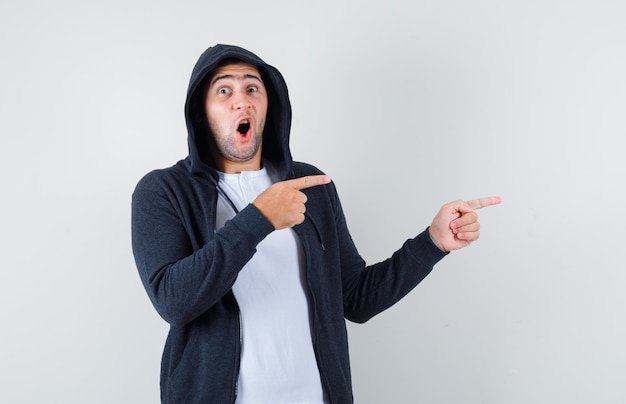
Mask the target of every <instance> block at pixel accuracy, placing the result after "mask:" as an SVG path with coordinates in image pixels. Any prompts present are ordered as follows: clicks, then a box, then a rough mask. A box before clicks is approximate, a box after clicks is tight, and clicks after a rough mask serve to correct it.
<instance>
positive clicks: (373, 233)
mask: <svg viewBox="0 0 626 404" xmlns="http://www.w3.org/2000/svg"><path fill="white" fill-rule="evenodd" d="M624 21H626V3H624V2H623V1H622V0H615V1H611V0H573V1H565V0H562V1H559V0H542V1H519V0H513V1H496V0H478V1H463V0H437V1H435V0H422V1H417V0H416V1H408V0H407V1H396V2H394V1H385V2H373V1H372V2H363V1H356V0H354V1H344V2H338V1H326V0H320V1H315V2H306V3H305V2H296V1H287V0H285V1H270V0H265V1H255V2H252V1H249V0H242V1H239V2H220V4H217V2H209V1H178V2H171V1H158V0H157V1H155V0H152V1H139V0H124V1H121V0H109V1H101V2H85V1H71V0H59V1H54V2H52V1H50V2H48V1H44V0H34V1H17V0H8V1H6V0H5V1H3V2H2V4H1V5H0V52H1V53H0V55H1V58H2V59H1V64H0V72H1V73H2V74H1V75H0V136H1V140H0V141H1V143H0V173H1V174H0V175H1V181H2V182H1V186H2V194H1V195H2V198H1V202H0V203H1V205H0V229H1V230H0V231H1V239H0V249H1V250H0V251H1V253H0V260H1V264H0V265H1V272H0V307H1V311H0V316H1V317H0V322H1V327H2V330H1V333H0V338H1V340H0V371H1V374H0V402H2V403H11V404H14V403H37V404H39V403H63V404H67V403H77V404H83V403H94V404H97V403H107V404H110V403H139V404H141V403H156V402H158V400H159V398H158V397H159V393H158V377H159V365H160V356H161V351H162V348H163V342H164V339H165V335H166V332H167V325H166V324H165V322H163V320H161V319H160V318H159V317H158V315H157V314H156V312H155V311H154V309H153V308H152V306H151V305H150V303H149V301H148V298H147V295H146V294H145V292H144V290H143V289H142V286H141V283H140V281H139V277H138V275H137V273H136V269H135V267H134V262H133V258H132V254H131V249H130V195H131V193H132V190H133V188H134V186H135V184H136V182H137V181H138V180H139V178H140V177H141V176H143V175H144V174H145V173H147V172H148V171H150V170H151V169H153V168H157V167H165V166H169V165H171V164H174V163H175V162H176V161H177V160H178V159H180V158H183V157H185V156H186V153H187V145H186V136H187V135H186V128H185V126H184V117H183V103H184V98H185V93H186V87H187V82H188V78H189V75H190V73H191V69H192V67H193V64H194V63H195V61H196V59H197V57H198V56H199V55H200V53H201V52H202V51H203V50H204V49H205V48H206V47H208V46H209V45H212V44H215V43H218V42H221V43H233V44H238V45H241V46H243V47H246V48H248V49H250V50H252V51H253V52H255V53H257V54H259V55H260V56H261V57H262V58H264V59H265V60H266V61H267V62H269V63H270V64H273V65H275V66H277V67H278V68H279V69H280V70H281V71H282V72H283V74H284V76H285V78H286V80H287V83H288V85H289V88H290V93H291V98H292V103H293V108H294V122H293V131H292V150H293V154H294V157H295V158H296V159H298V160H304V161H307V162H310V163H313V164H315V165H317V166H319V167H320V168H321V169H323V170H324V171H326V172H327V173H328V174H330V175H331V176H332V177H333V179H334V180H335V182H336V183H337V186H338V188H339V191H340V195H341V197H342V201H343V204H344V208H345V211H346V215H347V218H348V222H349V225H350V228H351V231H352V235H353V237H354V239H355V241H356V243H357V246H358V247H359V250H360V251H361V253H362V255H363V256H364V257H365V258H366V259H367V260H368V262H371V263H373V262H375V261H378V260H381V259H384V258H386V257H387V256H389V255H390V254H391V253H392V252H393V251H394V250H395V249H396V248H398V247H399V246H400V245H401V243H402V242H403V241H404V240H405V239H406V238H408V237H412V236H413V235H415V234H417V233H418V232H420V231H422V230H423V229H424V228H425V227H426V226H427V225H428V224H429V223H430V220H431V219H432V217H433V216H434V214H435V213H436V211H437V210H438V209H439V207H440V206H441V205H442V204H443V203H445V202H448V201H451V200H454V199H458V198H464V199H471V198H475V197H479V196H487V195H491V194H496V195H501V196H502V197H503V200H504V202H503V204H502V205H500V206H496V207H491V208H488V209H484V210H483V211H480V214H481V223H482V225H483V232H482V238H481V240H480V241H479V242H477V243H475V244H473V245H472V246H471V247H470V248H468V249H465V250H462V251H459V252H455V253H453V254H451V255H450V256H449V257H448V258H446V259H445V260H444V261H443V262H441V263H440V264H439V265H438V266H437V267H436V269H435V271H434V272H433V273H432V274H431V276H430V277H429V278H427V279H426V280H425V281H424V282H423V283H422V284H421V285H420V286H419V287H418V288H417V289H416V290H415V291H414V292H413V293H411V294H410V295H409V296H408V297H407V298H406V299H405V300H403V301H402V302H401V303H399V304H398V305H396V306H395V307H393V308H391V309H390V310H388V311H386V312H385V313H383V314H381V315H379V316H378V317H376V318H375V319H373V320H371V321H370V322H369V323H367V324H364V325H352V324H350V325H349V333H350V342H351V354H352V367H353V378H354V392H355V398H356V402H357V403H363V404H380V403H429V404H432V403H435V404H436V403H446V404H447V403H455V404H456V403H490V404H500V403H507V404H508V403H513V404H516V403H519V404H529V403H570V404H571V403H581V404H582V403H624V402H626V383H625V381H626V347H625V344H624V341H626V294H625V293H624V284H625V283H626V275H625V274H624V266H625V265H624V253H623V249H624V244H625V243H624V241H626V237H625V236H624V232H625V231H626V219H625V215H624V212H622V210H623V209H624V202H625V201H626V192H625V189H626V187H625V179H626V164H625V163H624V161H623V155H624V140H623V138H624V135H626V73H625V72H626V45H625V43H626V24H625V23H624Z"/></svg>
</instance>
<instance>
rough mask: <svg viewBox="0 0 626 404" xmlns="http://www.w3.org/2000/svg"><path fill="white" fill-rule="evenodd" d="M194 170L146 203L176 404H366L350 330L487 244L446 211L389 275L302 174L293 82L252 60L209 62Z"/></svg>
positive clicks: (140, 262)
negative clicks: (352, 358) (442, 265)
mask: <svg viewBox="0 0 626 404" xmlns="http://www.w3.org/2000/svg"><path fill="white" fill-rule="evenodd" d="M185 114H186V121H187V129H188V140H189V156H188V157H187V158H185V159H184V160H182V161H179V162H178V163H177V164H176V165H174V166H173V167H170V168H166V169H163V170H156V171H153V172H151V173H149V174H148V175H146V176H145V177H144V178H143V179H141V181H140V182H139V184H138V185H137V188H136V190H135V192H134V193H133V204H132V242H133V252H134V255H135V260H136V263H137V267H138V270H139V274H140V276H141V279H142V281H143V284H144V286H145V288H146V291H147V292H148V295H149V297H150V299H151V301H152V303H153V304H154V306H155V308H156V309H157V311H158V312H159V314H160V315H161V316H162V317H163V318H164V319H165V320H166V321H167V322H168V323H170V325H171V327H170V332H169V335H168V339H167V343H166V345H165V350H164V354H163V360H162V369H161V399H162V402H163V403H181V404H182V403H184V404H190V403H220V404H221V403H240V404H243V403H268V404H269V403H271V404H277V403H290V404H295V403H299V404H304V403H307V404H322V403H333V404H343V403H351V402H352V401H353V398H352V386H351V380H350V365H349V358H348V344H347V335H346V325H345V319H348V320H351V321H355V322H365V321H367V320H368V319H370V318H371V317H372V316H374V315H376V314H378V313H380V312H381V311H383V310H385V309H387V308H388V307H390V306H391V305H393V304H394V303H396V302H397V301H398V300H400V299H401V298H402V297H403V296H404V295H406V294H407V293H408V292H409V291H410V290H411V289H413V288H414V287H415V286H416V285H417V284H418V283H419V282H420V281H421V280H422V279H424V277H426V275H428V274H429V273H430V271H431V270H432V268H433V266H434V264H435V263H436V262H438V261H439V260H440V259H442V258H443V257H444V256H445V255H446V254H447V253H448V252H449V251H451V250H455V249H459V248H462V247H464V246H466V245H468V244H470V243H471V242H472V241H475V240H476V239H477V238H478V236H479V227H480V226H479V223H478V222H477V215H476V213H475V212H474V210H475V209H478V208H481V207H484V206H488V205H491V204H495V203H499V202H500V199H499V198H497V197H490V198H481V199H477V200H474V201H469V202H464V201H457V202H453V203H450V204H447V205H444V206H443V207H442V209H441V210H440V211H439V213H438V214H437V215H436V216H435V219H434V220H433V222H432V224H431V226H430V227H429V228H428V229H427V230H425V231H424V232H422V233H421V234H419V235H417V237H415V238H413V239H410V240H407V241H406V242H405V243H404V245H403V246H402V247H401V248H400V249H399V250H398V251H396V252H395V253H394V254H393V255H392V257H391V258H389V259H388V260H386V261H384V262H381V263H378V264H374V265H370V266H367V265H366V264H365V262H364V261H363V259H362V258H361V256H360V255H359V253H358V252H357V250H356V248H355V246H354V244H353V242H352V239H351V237H350V234H349V232H348V228H347V226H346V222H345V218H344V215H343V212H342V208H341V204H340V202H339V198H338V196H337V192H336V190H335V187H334V185H333V183H332V182H331V180H330V178H329V177H328V176H326V175H324V174H323V173H322V172H321V171H319V170H318V169H317V168H315V167H313V166H311V165H308V164H304V163H300V162H296V161H293V160H292V157H291V152H290V150H289V131H290V124H291V105H290V102H289V98H288V93H287V86H286V84H285V81H284V79H283V77H282V75H281V74H280V73H279V72H278V70H276V69H275V68H274V67H272V66H270V65H268V64H266V63H265V62H263V61H262V60H261V59H260V58H258V57H257V56H256V55H254V54H252V53H250V52H249V51H246V50H244V49H242V48H239V47H235V46H228V45H217V46H214V47H212V48H209V49H207V50H206V51H205V52H204V53H203V54H202V56H201V57H200V59H199V60H198V62H197V64H196V66H195V68H194V70H193V73H192V76H191V80H190V84H189V89H188V95H187V102H186V107H185Z"/></svg>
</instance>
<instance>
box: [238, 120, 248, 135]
mask: <svg viewBox="0 0 626 404" xmlns="http://www.w3.org/2000/svg"><path fill="white" fill-rule="evenodd" d="M249 130H250V122H249V121H248V120H247V119H244V120H242V121H241V122H240V123H239V126H237V132H239V133H240V134H242V135H245V134H247V133H248V131H249Z"/></svg>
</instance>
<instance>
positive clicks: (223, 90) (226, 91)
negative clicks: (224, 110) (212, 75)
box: [217, 87, 230, 94]
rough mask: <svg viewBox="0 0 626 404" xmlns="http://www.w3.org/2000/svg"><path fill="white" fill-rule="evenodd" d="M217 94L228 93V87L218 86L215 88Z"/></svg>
mask: <svg viewBox="0 0 626 404" xmlns="http://www.w3.org/2000/svg"><path fill="white" fill-rule="evenodd" d="M217 93H218V94H229V93H230V89H229V88H228V87H220V88H218V89H217Z"/></svg>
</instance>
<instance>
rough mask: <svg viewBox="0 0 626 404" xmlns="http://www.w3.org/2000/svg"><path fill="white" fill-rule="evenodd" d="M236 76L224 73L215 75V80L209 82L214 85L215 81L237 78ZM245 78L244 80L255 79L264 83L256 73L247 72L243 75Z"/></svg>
mask: <svg viewBox="0 0 626 404" xmlns="http://www.w3.org/2000/svg"><path fill="white" fill-rule="evenodd" d="M235 78H237V77H235V76H234V75H232V74H225V75H223V76H215V77H214V78H213V80H211V84H209V86H212V85H214V84H215V83H217V82H218V81H220V80H228V79H235ZM243 79H244V80H245V79H254V80H257V81H259V82H260V83H263V81H262V80H261V79H260V78H259V77H257V76H255V75H254V74H245V75H244V76H243Z"/></svg>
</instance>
